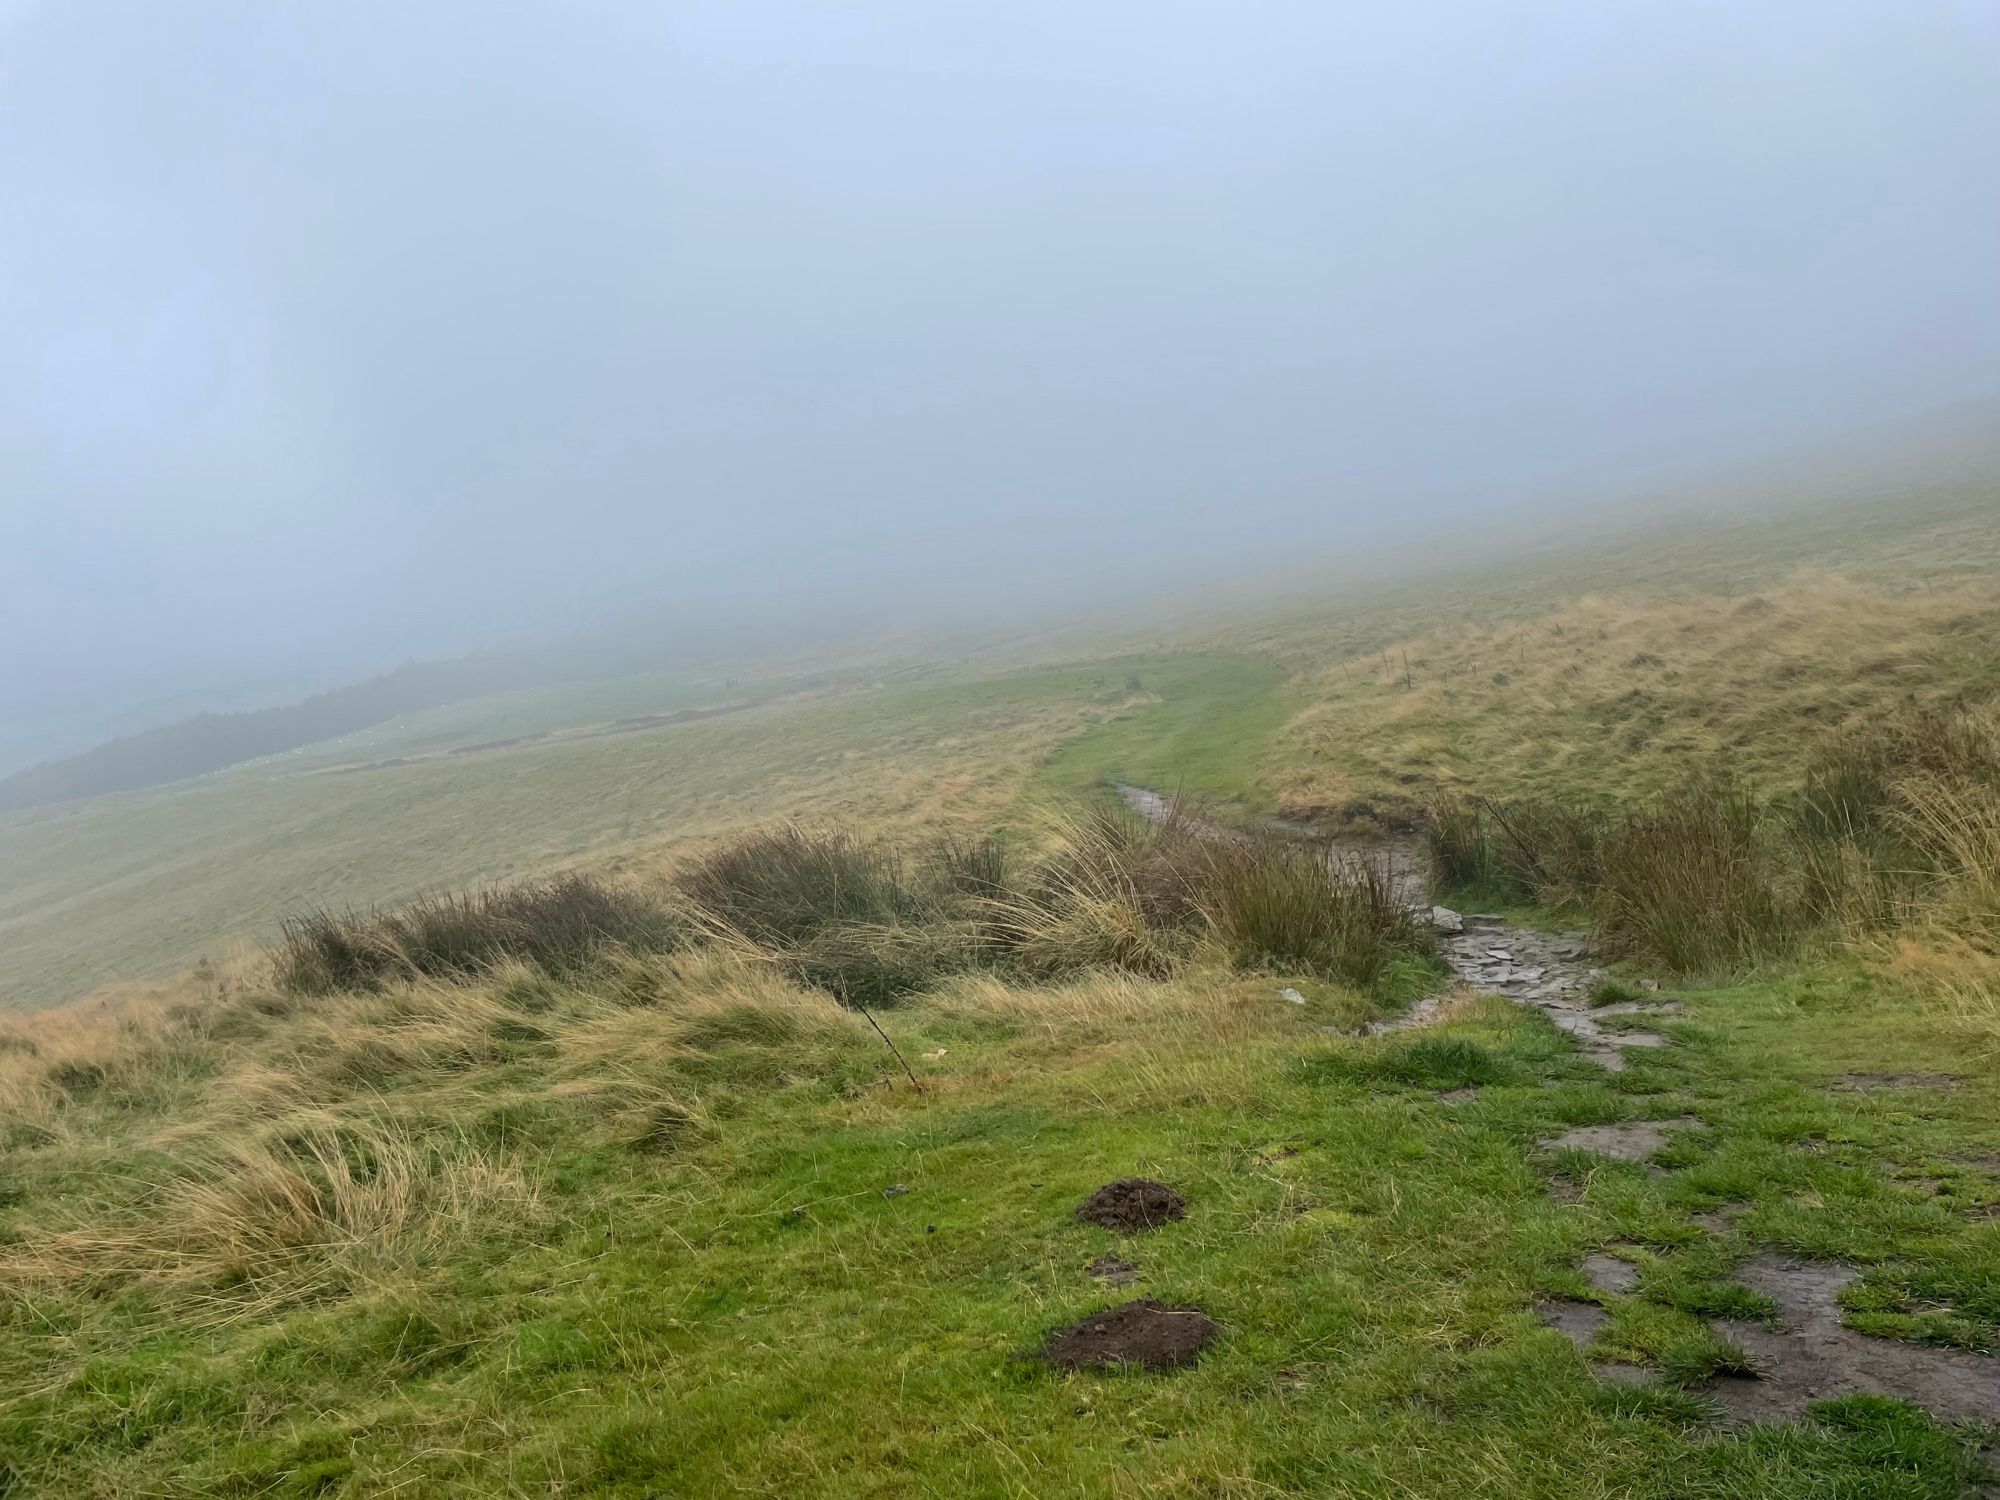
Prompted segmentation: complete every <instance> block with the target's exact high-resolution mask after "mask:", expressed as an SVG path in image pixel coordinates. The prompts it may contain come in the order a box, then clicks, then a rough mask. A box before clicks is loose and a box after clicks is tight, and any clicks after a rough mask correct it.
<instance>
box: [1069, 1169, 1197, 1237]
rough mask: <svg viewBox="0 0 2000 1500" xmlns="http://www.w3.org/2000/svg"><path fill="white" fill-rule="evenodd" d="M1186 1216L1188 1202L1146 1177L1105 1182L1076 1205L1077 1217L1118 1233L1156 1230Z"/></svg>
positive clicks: (1170, 1189) (1162, 1184)
mask: <svg viewBox="0 0 2000 1500" xmlns="http://www.w3.org/2000/svg"><path fill="white" fill-rule="evenodd" d="M1186 1213H1187V1199H1185V1198H1183V1197H1182V1196H1181V1195H1180V1194H1179V1193H1177V1192H1175V1191H1174V1190H1173V1189H1172V1188H1170V1187H1168V1186H1167V1185H1166V1184H1165V1183H1164V1182H1154V1181H1152V1180H1151V1179H1149V1178H1145V1177H1121V1178H1120V1179H1119V1180H1118V1181H1116V1182H1107V1183H1106V1184H1105V1185H1104V1186H1103V1187H1101V1188H1099V1189H1098V1190H1097V1191H1096V1192H1094V1193H1092V1194H1091V1195H1090V1196H1089V1197H1088V1198H1086V1199H1084V1200H1083V1202H1082V1203H1080V1204H1078V1205H1077V1210H1076V1216H1077V1218H1079V1219H1081V1220H1082V1221H1083V1222H1084V1223H1086V1224H1100V1225H1102V1226H1103V1227H1104V1228H1106V1229H1115V1230H1117V1231H1119V1233H1121V1234H1130V1233H1132V1232H1133V1231H1135V1230H1140V1229H1157V1228H1159V1227H1160V1225H1162V1224H1167V1223H1171V1222H1172V1221H1173V1220H1175V1219H1178V1218H1181V1217H1182V1216H1183V1215H1185V1214H1186Z"/></svg>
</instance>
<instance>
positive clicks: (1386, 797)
mask: <svg viewBox="0 0 2000 1500" xmlns="http://www.w3.org/2000/svg"><path fill="white" fill-rule="evenodd" d="M1996 654H2000V605H1996V604H1995V601H1994V596H1993V594H1992V593H1991V591H1989V590H1980V589H1974V588H1970V587H1964V586H1960V587H1954V588H1952V589H1948V590H1939V591H1935V592H1902V593H1894V592H1888V591H1885V590H1881V589H1875V588H1869V587H1864V586H1862V585H1860V584H1856V583H1853V582H1850V581H1848V580H1846V579H1843V578H1839V577H1833V576H1827V575H1801V576H1797V577H1794V578H1793V579H1792V580H1791V581H1789V582H1787V583H1786V584H1784V585H1783V586H1782V587H1776V588H1772V589H1770V590H1767V591H1765V592H1762V593H1758V594H1753V595H1749V596H1747V597H1742V598H1727V597H1720V596H1702V597H1695V598H1682V599H1635V598H1629V597H1620V598H1586V599H1582V600H1579V601H1577V602H1576V603H1574V604H1571V605H1568V606H1566V607H1564V608H1561V609H1558V610H1554V611H1552V612H1549V613H1547V614H1544V615H1541V616H1540V617H1538V618H1535V619H1531V620H1525V621H1521V622H1518V623H1503V624H1497V625H1490V626H1461V627H1456V628H1453V629H1449V630H1442V631H1437V632H1434V633H1429V634H1425V635H1420V636H1417V637H1414V638H1412V639H1410V640H1408V641H1406V642H1402V643H1399V644H1397V645H1394V646H1391V647H1389V648H1388V649H1386V650H1384V651H1381V652H1378V653H1375V654H1371V655H1369V656H1366V657H1363V658H1360V659H1352V660H1347V661H1342V662H1338V663H1335V664H1332V665H1329V666H1326V667H1324V668H1322V669H1321V670H1319V671H1318V672H1317V673H1316V674H1315V675H1314V676H1313V678H1312V679H1311V686H1310V687H1309V688H1308V689H1307V691H1306V696H1307V697H1308V698H1309V699H1311V700H1312V706H1310V707H1309V708H1307V709H1305V710H1304V711H1302V712H1301V713H1299V714H1298V715H1297V716H1295V717H1294V718H1293V720H1292V721H1291V723H1290V724H1288V725H1287V727H1286V729H1285V731H1284V734H1283V735H1282V737H1281V742H1280V745H1279V747H1278V749H1277V750H1276V751H1275V752H1274V755H1273V757H1272V759H1273V768H1272V769H1271V771H1270V772H1269V773H1268V781H1269V783H1270V785H1271V789H1272V790H1273V791H1274V792H1275V793H1276V795H1277V798H1278V801H1279V803H1280V804H1281V805H1282V806H1283V807H1285V808H1287V809H1292V810H1300V811H1304V810H1311V809H1324V808H1341V807H1349V806H1352V805H1354V804H1356V803H1367V804H1370V805H1373V806H1377V807H1399V806H1400V807H1405V808H1407V807H1411V806H1414V805H1416V804H1418V803H1420V802H1422V801H1423V800H1424V799H1425V798H1426V797H1427V796H1428V795H1429V793H1430V791H1431V790H1432V789H1433V788H1434V787H1437V786H1439V785H1442V784H1456V785H1459V786H1462V787H1465V788H1467V789H1470V790H1473V791H1477V792H1480V793H1485V794H1490V795H1496V796H1503V797H1515V796H1557V797H1564V798H1587V799H1598V800H1629V799H1631V798H1634V797H1639V796H1644V795H1646V794H1649V793H1652V792H1655V791H1658V790H1660V789H1661V788H1662V787H1664V786H1666V785H1668V784H1671V783H1672V782H1673V781H1675V780H1678V779H1679V778H1680V777H1682V776H1684V775H1685V774H1687V772H1688V771H1689V770H1690V769H1694V768H1696V767H1699V766H1704V765H1710V764H1715V763H1721V764H1724V765H1726V766H1728V767H1729V768H1730V769H1732V770H1733V771H1735V772H1736V773H1738V774H1739V775H1740V776H1742V777H1744V778H1745V779H1746V780H1747V781H1749V782H1750V783H1751V784H1753V785H1754V786H1756V787H1757V788H1758V789H1759V790H1760V791H1764V792H1776V791H1780V790H1783V789H1785V788H1786V787H1788V786H1790V785H1792V784H1794V783H1795V782H1796V779H1797V777H1798V775H1799V774H1800V771H1801V770H1802V763H1803V755H1802V750H1803V748H1804V747H1805V746H1806V745H1808V744H1809V743H1810V742H1812V741H1814V740H1817V739H1819V738H1820V737H1822V736H1824V735H1826V734H1828V733H1831V732H1835V731H1839V730H1842V729H1848V728H1852V727H1854V726H1856V725H1859V724H1863V723H1866V722H1869V721H1871V720H1873V719H1875V718H1877V717H1879V716H1881V715H1884V714H1887V713H1890V712H1893V711H1896V710H1898V709H1904V708H1910V707H1920V708H1921V707H1942V706H1946V705H1951V704H1956V703H1961V702H1967V701H1978V700H1980V699H1982V698H1985V697H1989V696H1990V695H1992V694H1993V693H1994V692H1995V690H1996V689H1997V688H2000V679H1996V678H1995V676H1994V673H1993V671H1992V662H1993V661H1994V659H1995V657H1996Z"/></svg>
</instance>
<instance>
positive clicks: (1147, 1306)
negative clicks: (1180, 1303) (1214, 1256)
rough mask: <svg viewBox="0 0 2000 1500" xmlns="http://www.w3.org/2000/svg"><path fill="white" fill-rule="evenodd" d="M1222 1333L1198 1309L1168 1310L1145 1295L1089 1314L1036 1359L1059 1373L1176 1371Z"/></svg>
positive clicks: (1066, 1330)
mask: <svg viewBox="0 0 2000 1500" xmlns="http://www.w3.org/2000/svg"><path fill="white" fill-rule="evenodd" d="M1221 1336H1222V1330H1221V1329H1220V1328H1218V1327H1216V1325H1215V1322H1214V1320H1213V1319H1212V1318H1210V1317H1209V1316H1208V1314H1207V1313H1205V1312H1203V1311H1202V1310H1201V1309H1200V1308H1198V1307H1168V1306H1166V1305H1165V1304H1164V1303H1160V1302H1155V1301H1153V1300H1152V1299H1151V1298H1150V1297H1147V1298H1142V1299H1141V1300H1139V1301H1137V1302H1127V1303H1124V1304H1122V1305H1120V1306H1118V1307H1113V1308H1107V1309H1106V1310H1105V1311H1103V1312H1101V1313H1093V1314H1092V1315H1091V1316H1089V1317H1087V1318H1085V1319H1084V1320H1083V1321H1082V1322H1080V1323H1072V1324H1071V1325H1070V1326H1069V1327H1068V1328H1065V1329H1063V1330H1061V1331H1060V1332H1059V1333H1057V1334H1056V1335H1055V1336H1054V1337H1052V1338H1051V1339H1050V1340H1049V1342H1048V1344H1047V1345H1046V1346H1045V1347H1044V1348H1043V1350H1042V1358H1043V1359H1045V1360H1047V1361H1048V1362H1049V1363H1050V1364H1052V1365H1055V1366H1057V1367H1058V1368H1060V1369H1065V1370H1085V1369H1088V1370H1115V1369H1119V1368H1121V1367H1124V1366H1130V1365H1136V1366H1138V1367H1139V1368H1141V1369H1146V1370H1177V1369H1179V1368H1180V1367H1181V1366H1182V1365H1187V1364H1192V1363H1194V1361H1195V1359H1196V1357H1197V1356H1198V1355H1200V1353H1201V1351H1202V1350H1204V1349H1206V1348H1207V1347H1208V1346H1209V1345H1210V1344H1212V1343H1214V1342H1215V1341H1216V1339H1218V1338H1220V1337H1221Z"/></svg>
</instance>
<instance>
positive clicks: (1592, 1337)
mask: <svg viewBox="0 0 2000 1500" xmlns="http://www.w3.org/2000/svg"><path fill="white" fill-rule="evenodd" d="M1535 1316H1536V1317H1538V1318H1540V1319H1541V1320H1542V1321H1543V1322H1544V1323H1546V1324H1548V1325H1549V1327H1551V1328H1553V1329H1555V1331H1556V1332H1557V1333H1560V1334H1562V1335H1563V1336H1564V1337H1565V1338H1567V1339H1568V1340H1569V1341H1570V1342H1571V1343H1572V1344H1574V1345H1576V1347H1577V1348H1579V1349H1588V1348H1589V1347H1590V1346H1591V1345H1592V1344H1594V1343H1596V1342H1597V1335H1598V1334H1599V1333H1601V1332H1603V1331H1604V1325H1605V1324H1606V1323H1609V1322H1610V1321H1611V1314H1610V1313H1608V1312H1606V1311H1605V1310H1604V1309H1603V1308H1601V1307H1599V1306H1598V1305H1597V1304H1596V1303H1595V1302H1579V1301H1577V1300H1576V1299H1575V1298H1574V1297H1558V1298H1554V1299H1552V1300H1550V1301H1547V1302H1537V1303H1536V1304H1535Z"/></svg>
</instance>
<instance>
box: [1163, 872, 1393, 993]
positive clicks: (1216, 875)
mask: <svg viewBox="0 0 2000 1500" xmlns="http://www.w3.org/2000/svg"><path fill="white" fill-rule="evenodd" d="M1203 909H1204V914H1205V916H1206V917H1207V920H1208V923H1209V925H1210V927H1211V929H1212V930H1213V933H1214V935H1215V937H1216V938H1217V939H1218V940H1219V941H1220V942H1221V944H1222V945H1223V947H1224V948H1226V949H1227V950H1228V952H1229V954H1230V957H1231V960H1232V962H1234V963H1235V964H1236V965H1237V966H1238V967H1243V968H1275V969H1283V970H1289V971H1294V972H1299V973H1309V974H1315V975H1319V976H1321V977H1323V978H1327V979H1335V980H1339V981H1342V982H1343V983H1346V984H1349V985H1352V986H1354V987H1355V988H1357V989H1364V990H1365V989H1374V988H1376V987H1377V986H1378V985H1379V984H1380V983H1381V982H1382V981H1383V979H1384V977H1385V976H1386V975H1388V974H1389V973H1390V971H1391V969H1392V968H1393V967H1394V966H1395V965H1397V964H1398V963H1399V962H1401V961H1404V960H1407V959H1409V958H1412V957H1427V956H1428V955H1429V952H1430V946H1431V936H1430V931H1429V929H1428V928H1427V927H1425V926H1423V925H1422V924H1420V923H1419V922H1418V921H1417V919H1416V916H1415V914H1414V913H1413V912H1412V911H1411V910H1410V909H1409V907H1408V906H1407V905H1406V904H1405V901H1404V899H1403V893H1402V892H1401V891H1400V890H1399V889H1398V882H1397V880H1396V878H1395V876H1394V874H1393V873H1392V872H1391V871H1390V870H1389V869H1388V867H1387V866H1386V865H1385V864H1383V863H1382V862H1380V861H1371V860H1365V859H1353V858H1344V857H1340V856H1337V855H1335V854H1333V853H1332V852H1331V851H1328V850H1325V849H1321V848H1317V847H1313V846H1306V845H1297V844H1287V843H1280V842H1278V841H1276V840H1272V839H1259V840H1254V841H1247V842H1245V843H1242V844H1238V845H1234V846H1232V847H1231V848H1229V849H1228V850H1227V851H1226V852H1225V853H1224V854H1223V855H1222V856H1221V857H1219V858H1217V859H1216V860H1214V861H1213V863H1212V864H1211V866H1210V868H1209V870H1208V876H1207V880H1206V883H1205V886H1204V890H1203Z"/></svg>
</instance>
